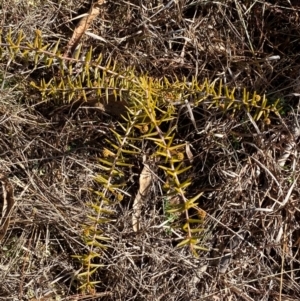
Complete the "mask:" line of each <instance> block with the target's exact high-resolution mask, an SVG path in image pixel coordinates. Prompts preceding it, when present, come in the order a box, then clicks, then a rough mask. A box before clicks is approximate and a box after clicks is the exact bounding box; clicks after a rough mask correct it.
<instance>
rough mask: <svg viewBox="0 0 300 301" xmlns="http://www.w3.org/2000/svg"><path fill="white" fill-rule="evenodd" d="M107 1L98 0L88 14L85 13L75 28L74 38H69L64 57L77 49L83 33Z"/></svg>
mask: <svg viewBox="0 0 300 301" xmlns="http://www.w3.org/2000/svg"><path fill="white" fill-rule="evenodd" d="M104 3H105V0H98V1H97V2H96V3H93V4H92V6H91V8H90V10H89V12H88V13H87V15H85V16H84V17H83V18H82V19H81V20H80V22H79V24H78V25H77V27H76V28H75V30H74V32H73V36H72V38H71V39H70V40H69V42H68V44H67V46H66V50H65V53H64V57H70V56H71V54H72V52H73V51H74V50H75V48H76V47H77V45H78V44H79V41H80V39H81V37H82V36H83V34H84V33H85V32H86V31H87V30H88V28H89V27H90V26H91V24H92V22H93V21H94V20H95V19H96V18H97V16H98V15H99V13H100V9H101V6H102V5H103V4H104Z"/></svg>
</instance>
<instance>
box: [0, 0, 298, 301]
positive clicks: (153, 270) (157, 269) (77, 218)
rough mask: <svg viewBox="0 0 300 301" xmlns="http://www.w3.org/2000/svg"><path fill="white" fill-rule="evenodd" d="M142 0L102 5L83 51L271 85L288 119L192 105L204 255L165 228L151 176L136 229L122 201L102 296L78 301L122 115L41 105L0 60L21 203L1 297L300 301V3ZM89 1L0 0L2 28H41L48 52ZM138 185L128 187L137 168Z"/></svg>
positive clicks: (6, 158) (3, 142) (7, 151)
mask: <svg viewBox="0 0 300 301" xmlns="http://www.w3.org/2000/svg"><path fill="white" fill-rule="evenodd" d="M144 2H145V1H135V0H132V1H131V2H126V1H108V0H107V4H106V5H105V6H104V8H103V11H102V12H101V14H100V16H99V18H98V19H97V21H96V22H94V23H93V25H92V28H91V29H90V31H91V32H92V33H94V34H97V35H99V36H101V37H102V38H103V39H104V40H105V41H106V42H103V41H102V42H101V41H99V40H96V39H93V38H91V37H88V36H85V37H84V39H83V40H82V42H83V46H84V48H86V49H88V48H89V47H90V46H93V47H94V49H95V52H96V53H100V52H102V53H103V55H104V57H105V59H106V60H109V59H113V60H117V61H118V62H119V64H120V65H124V66H128V65H131V66H135V68H136V69H137V70H138V72H141V73H144V72H148V73H149V75H151V76H153V77H161V76H163V75H165V76H167V77H168V78H170V79H171V78H172V77H174V76H177V77H179V78H182V77H183V76H186V77H190V76H191V75H196V76H198V78H199V81H202V80H203V79H204V78H206V77H208V78H210V79H211V80H215V79H222V80H223V82H225V83H226V84H227V85H228V86H229V87H236V88H237V90H238V91H239V89H240V88H242V87H246V88H247V89H249V90H250V91H254V90H256V91H257V92H258V93H264V92H265V93H267V95H268V97H269V98H272V99H273V98H274V99H275V98H276V97H280V98H281V99H282V104H283V106H284V109H285V111H286V114H285V115H283V116H282V117H281V118H279V117H274V118H273V119H272V120H271V124H266V123H265V122H263V121H260V122H257V123H256V122H254V121H253V120H251V118H249V116H247V115H246V114H245V113H244V112H240V113H239V114H238V115H237V116H235V118H231V117H230V116H225V115H224V114H221V113H219V112H217V111H212V110H211V111H209V110H207V109H206V108H205V107H202V108H197V109H195V110H194V111H193V113H194V117H195V119H196V123H197V128H198V130H199V131H202V134H201V135H197V134H196V131H195V128H194V126H193V124H192V123H191V120H190V118H189V115H188V114H186V113H185V112H184V110H182V111H181V112H180V114H179V116H178V118H179V120H178V122H179V124H180V125H181V127H180V130H179V132H178V138H179V139H182V140H183V141H188V142H189V143H190V145H191V146H192V152H193V154H194V164H193V170H192V175H193V180H194V182H193V183H194V184H193V185H192V187H191V190H190V191H189V193H190V194H191V195H193V194H195V192H196V193H198V192H199V191H201V190H203V191H204V195H203V197H202V198H201V200H200V202H199V207H200V208H202V209H204V210H205V211H206V212H207V216H206V222H205V233H204V234H205V235H204V237H205V238H204V239H203V244H204V245H205V246H206V247H208V248H209V252H202V253H201V254H200V257H199V258H194V257H193V256H191V254H190V252H189V250H187V249H185V248H183V249H177V248H175V247H174V246H175V245H176V243H177V236H176V235H175V234H174V233H170V232H168V231H167V230H166V229H165V228H163V227H159V225H161V224H162V223H164V222H165V221H166V216H164V214H163V212H162V203H163V195H161V194H160V189H159V188H160V186H159V185H160V184H159V183H155V184H154V185H153V189H152V190H153V191H152V196H153V197H152V201H151V202H149V203H148V204H146V205H145V208H144V209H143V221H142V223H143V229H142V231H140V232H139V233H134V232H133V230H132V225H131V211H132V201H133V199H130V198H128V199H126V201H125V202H122V203H120V206H119V208H118V212H117V215H116V217H115V220H116V222H115V223H113V224H112V225H107V227H106V229H105V231H106V235H108V236H110V237H111V238H112V242H111V244H110V248H109V249H108V250H107V252H106V253H105V254H104V256H103V258H102V262H101V263H103V264H104V265H105V268H103V269H102V270H101V271H100V272H99V273H98V274H97V275H96V277H97V278H98V279H100V280H101V281H102V282H101V284H100V285H99V286H98V287H97V292H96V294H95V295H93V296H92V295H80V294H79V293H78V292H77V291H76V288H77V287H78V285H79V283H78V281H77V279H76V275H77V273H78V272H79V269H80V265H79V264H78V262H77V261H76V260H74V259H73V258H72V255H74V254H83V253H84V252H85V249H86V247H85V245H84V243H83V241H82V233H81V231H82V227H81V225H82V224H83V223H85V222H86V220H87V215H88V214H89V210H90V209H89V207H88V206H87V203H88V202H89V201H91V200H92V199H93V195H92V194H91V193H89V192H88V189H89V188H90V187H95V183H94V182H93V176H94V175H96V174H97V173H98V172H99V169H98V168H97V157H99V156H100V154H101V151H102V149H103V147H104V146H105V142H104V138H105V137H107V135H109V134H108V133H109V131H108V130H107V129H108V127H111V126H114V125H115V123H116V119H115V118H114V117H110V116H106V115H103V114H99V112H98V111H97V110H95V109H88V108H82V107H79V108H73V109H72V108H71V107H69V106H66V107H64V109H63V110H62V109H61V106H60V105H57V104H45V103H39V104H37V103H38V102H39V96H38V95H32V94H30V91H29V89H28V86H27V83H28V81H29V80H30V78H33V79H38V77H39V76H40V73H39V71H38V72H37V71H36V70H35V71H34V72H32V70H31V66H25V65H18V64H14V63H11V62H9V61H5V60H2V61H0V87H1V88H0V97H1V103H0V162H1V172H4V173H6V174H7V176H8V177H9V179H10V181H11V183H12V184H13V186H14V189H15V199H16V205H15V209H14V211H13V213H12V217H11V224H10V228H9V231H8V232H7V235H6V237H5V239H4V240H3V241H1V248H0V254H1V256H0V258H1V259H0V281H1V285H0V300H31V301H33V300H105V301H108V300H147V301H148V300H149V301H150V300H153V301H158V300H174V301H175V300H176V301H177V300H178V301H179V300H184V301H185V300H216V301H217V300H232V301H233V300H247V301H249V300H254V301H256V300H261V301H267V300H281V301H284V300H300V287H299V277H300V272H299V269H300V262H299V258H300V257H299V251H300V250H299V246H300V224H299V223H300V211H299V209H300V202H299V194H300V191H299V187H300V186H299V184H300V180H299V177H298V176H299V172H300V165H299V153H298V151H299V147H298V140H299V124H298V119H299V108H300V107H299V99H298V98H297V96H295V95H291V94H293V93H299V92H300V91H299V90H300V89H299V71H298V70H299V67H300V58H299V51H298V44H299V36H300V19H299V13H300V4H297V1H280V2H279V1H278V3H277V2H276V1H270V3H269V2H265V1H254V0H249V1H234V0H232V1H229V0H228V1H194V0H188V1H178V2H176V1H166V0H163V1H148V2H145V3H144ZM241 2H244V3H243V4H241ZM297 5H298V6H297ZM89 7H90V2H89V1H83V0H82V1H81V0H76V1H59V0H57V1H49V0H47V1H44V2H42V1H38V0H36V1H35V0H32V1H27V0H26V1H25V0H19V1H17V0H8V1H5V2H4V3H3V4H0V20H1V21H0V24H1V28H2V32H3V33H4V34H5V33H6V32H7V31H8V30H9V28H10V29H11V30H12V32H13V35H17V32H18V31H19V30H20V29H22V30H23V31H24V32H25V33H26V35H27V37H28V38H29V39H30V38H31V37H33V35H34V31H35V30H36V29H40V30H41V31H42V32H43V35H44V36H45V37H46V40H47V41H49V43H52V42H55V41H56V40H57V39H58V38H60V39H61V40H62V41H63V44H64V45H67V43H68V40H69V38H70V37H71V36H72V30H73V29H74V25H75V24H76V22H77V21H76V20H74V21H70V20H71V19H72V18H74V17H76V16H77V15H80V14H83V13H85V12H86V11H87V10H88V9H89ZM269 57H271V58H274V60H269V59H268V58H269ZM279 57H280V58H279ZM291 108H293V109H291ZM55 109H58V110H57V111H55ZM53 112H57V113H53ZM288 112H289V113H288ZM145 151H146V150H145ZM288 152H290V153H288ZM285 155H286V160H285V157H284V156H285ZM138 164H141V163H140V162H139V163H138ZM131 181H132V182H130V188H129V189H130V191H131V192H132V193H133V194H134V191H136V192H137V190H138V187H137V181H138V175H137V176H135V175H133V176H132V178H131Z"/></svg>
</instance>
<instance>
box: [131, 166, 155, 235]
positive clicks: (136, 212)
mask: <svg viewBox="0 0 300 301" xmlns="http://www.w3.org/2000/svg"><path fill="white" fill-rule="evenodd" d="M152 181H153V176H152V173H151V171H150V168H149V165H147V164H145V165H144V168H143V170H142V172H141V174H140V181H139V183H140V187H139V191H138V193H137V195H136V197H135V200H134V202H133V214H132V226H133V230H134V231H135V232H137V231H139V230H140V218H141V210H142V206H143V204H144V202H145V200H146V199H147V197H148V193H149V190H150V187H151V184H152Z"/></svg>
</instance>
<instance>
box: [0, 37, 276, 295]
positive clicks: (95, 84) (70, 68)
mask: <svg viewBox="0 0 300 301" xmlns="http://www.w3.org/2000/svg"><path fill="white" fill-rule="evenodd" d="M2 40H3V41H1V44H0V55H1V60H2V61H3V60H7V61H10V62H13V61H15V60H18V61H22V62H26V63H31V64H33V65H34V69H36V68H43V73H44V74H47V80H46V79H45V78H46V77H45V78H44V77H41V78H40V79H38V80H35V81H31V83H30V85H31V86H32V87H33V88H34V89H36V91H37V92H38V93H40V94H41V96H42V97H43V99H45V100H49V101H50V100H51V101H52V100H53V99H55V100H59V101H63V102H71V101H75V100H78V99H82V100H85V101H89V98H90V97H91V95H93V97H100V96H101V97H102V96H103V95H106V99H107V100H109V95H114V96H116V98H117V97H118V98H119V99H121V100H122V101H123V102H124V101H125V102H126V103H127V107H128V109H127V112H124V114H123V115H124V116H123V118H120V119H119V120H118V123H119V127H118V128H117V129H116V130H113V129H111V133H112V135H109V137H112V138H110V139H107V146H106V148H105V149H103V156H102V157H101V158H99V168H101V170H102V172H101V174H99V175H97V176H96V177H95V180H96V181H97V182H98V183H99V184H100V186H101V189H100V190H99V191H95V195H96V198H95V201H94V202H93V203H92V204H90V206H91V207H92V209H93V211H94V215H93V216H90V217H89V219H90V223H88V225H82V227H83V239H84V241H85V244H86V245H87V246H88V250H89V251H88V254H86V255H78V256H77V258H78V259H79V260H80V261H81V263H82V265H83V270H82V273H81V274H79V275H78V276H79V277H80V278H81V279H82V284H83V285H82V288H83V289H86V290H91V289H93V287H94V286H95V284H96V283H97V282H95V281H94V279H93V277H92V276H93V274H94V273H95V272H96V271H97V269H98V268H101V266H102V265H101V263H100V262H101V251H102V250H104V249H106V248H107V247H109V245H110V238H109V237H107V236H106V235H105V233H104V232H103V227H102V225H104V224H107V223H112V222H113V220H114V218H115V213H114V206H115V205H116V204H117V203H118V202H120V201H122V199H123V197H124V195H125V194H126V193H125V191H126V185H127V183H126V177H125V173H126V171H128V169H130V168H131V167H132V164H131V162H134V161H135V160H136V158H137V157H139V158H141V156H142V154H141V147H142V142H143V141H145V140H148V141H149V143H151V144H152V153H151V154H150V155H149V156H148V158H147V160H148V161H152V162H158V163H157V164H158V168H159V169H160V170H161V172H163V173H164V174H165V177H164V179H163V180H164V181H165V182H166V183H167V185H165V186H167V191H166V196H165V197H166V198H168V199H172V198H173V197H175V196H176V197H178V198H179V199H180V202H179V203H177V204H176V205H170V206H169V208H168V211H169V213H179V214H181V215H182V216H184V220H183V222H182V224H181V229H182V233H184V235H185V239H183V240H182V241H181V242H180V243H179V244H178V246H186V245H188V246H189V247H190V249H191V250H192V251H193V252H194V253H195V252H196V251H197V250H199V249H201V250H202V249H203V246H202V245H201V237H202V236H201V235H202V231H203V229H202V227H203V218H201V216H199V215H198V216H196V217H191V216H190V210H191V209H195V208H197V206H198V199H199V198H200V197H201V193H199V194H196V195H194V196H192V197H187V189H188V188H189V186H190V185H191V184H192V179H191V177H190V174H189V169H190V168H191V166H190V164H189V163H187V162H189V161H188V160H184V159H185V154H184V149H185V143H178V142H177V140H176V139H175V137H176V130H177V121H176V119H177V117H178V112H179V108H180V107H182V106H183V105H187V102H188V105H189V106H190V108H193V107H201V106H204V105H205V107H206V108H207V109H208V110H210V109H211V110H212V109H214V110H217V111H221V112H222V111H224V112H226V113H229V114H230V115H234V114H235V113H236V112H240V111H241V110H246V111H247V112H248V113H250V115H251V116H252V118H253V119H254V120H256V121H257V120H259V119H261V118H263V119H265V120H269V115H270V114H271V113H275V114H278V112H279V110H280V108H279V103H278V101H277V102H275V103H273V104H271V103H269V102H268V100H267V99H266V98H265V96H262V97H261V96H259V95H257V94H256V93H254V94H253V95H252V96H250V94H249V92H247V91H245V90H244V91H243V92H242V93H240V94H241V96H240V97H238V96H237V94H238V93H237V92H236V91H235V90H232V91H229V89H228V88H227V87H226V86H223V85H222V83H221V82H219V83H210V82H208V81H207V80H206V81H204V82H202V83H199V82H198V80H197V79H196V78H191V79H190V80H189V81H188V80H187V79H183V80H178V79H174V80H173V81H172V82H171V81H169V80H167V79H166V78H162V79H154V78H151V77H149V76H148V75H136V74H135V72H134V70H132V69H131V70H129V69H122V68H120V66H117V65H116V64H115V62H109V63H106V64H105V65H102V61H103V59H102V56H101V55H99V56H95V55H94V53H93V49H90V50H89V51H87V52H86V53H85V54H84V55H83V53H81V51H80V49H79V50H78V51H77V53H76V55H75V57H73V58H63V57H62V55H61V53H60V51H59V47H60V42H59V41H57V43H55V44H53V45H49V44H44V43H43V39H42V33H41V32H40V31H37V32H36V36H35V38H34V40H33V41H32V42H30V41H26V38H25V35H24V34H22V33H20V34H19V36H18V37H17V38H16V39H15V40H13V39H12V38H11V35H10V34H8V35H7V36H6V37H5V38H3V37H2ZM81 57H84V58H83V59H79V58H81ZM49 74H50V75H51V76H49ZM116 105H117V103H116ZM195 125H196V123H195Z"/></svg>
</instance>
